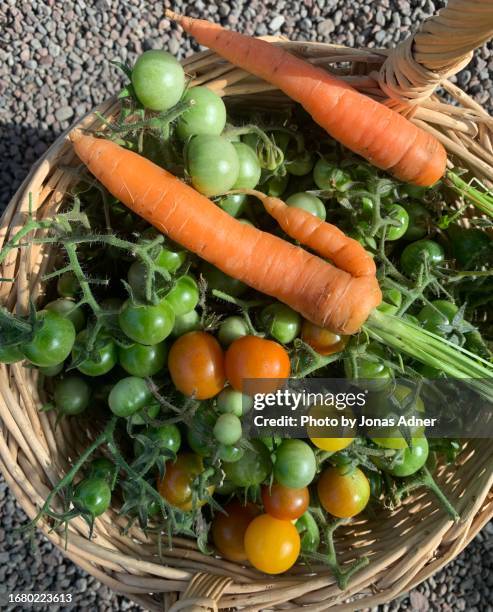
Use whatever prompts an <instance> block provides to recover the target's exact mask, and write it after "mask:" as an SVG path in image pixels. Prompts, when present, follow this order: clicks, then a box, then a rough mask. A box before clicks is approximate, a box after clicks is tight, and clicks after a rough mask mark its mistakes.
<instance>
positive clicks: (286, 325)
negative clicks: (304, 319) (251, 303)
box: [260, 302, 301, 344]
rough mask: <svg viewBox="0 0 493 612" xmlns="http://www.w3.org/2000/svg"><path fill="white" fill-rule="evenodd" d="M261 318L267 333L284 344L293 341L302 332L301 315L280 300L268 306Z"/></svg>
mask: <svg viewBox="0 0 493 612" xmlns="http://www.w3.org/2000/svg"><path fill="white" fill-rule="evenodd" d="M260 320H261V322H262V325H263V327H264V329H265V330H266V331H267V333H268V334H269V335H270V336H272V337H273V338H274V339H275V340H277V341H278V342H281V343H282V344H288V343H289V342H292V341H293V340H294V339H295V338H296V337H297V336H298V334H299V333H300V328H301V317H300V315H299V314H298V313H297V312H296V311H294V310H293V309H292V308H289V306H286V305H285V304H281V303H280V302H277V303H275V304H271V305H270V306H266V307H265V308H264V309H263V310H262V312H261V313H260Z"/></svg>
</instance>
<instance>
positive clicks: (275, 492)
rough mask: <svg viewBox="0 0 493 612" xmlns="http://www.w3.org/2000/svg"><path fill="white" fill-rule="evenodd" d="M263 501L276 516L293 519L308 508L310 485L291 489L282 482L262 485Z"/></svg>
mask: <svg viewBox="0 0 493 612" xmlns="http://www.w3.org/2000/svg"><path fill="white" fill-rule="evenodd" d="M262 502H263V504H264V508H265V511H266V512H267V514H270V515H271V516H273V517H274V518H277V519H281V520H283V521H292V520H294V519H297V518H300V516H301V515H302V514H304V513H305V512H306V511H307V510H308V504H309V503H310V493H309V491H308V487H303V488H301V489H291V488H289V487H285V486H283V485H281V484H277V483H275V484H273V485H272V486H271V487H269V486H268V485H264V486H263V487H262Z"/></svg>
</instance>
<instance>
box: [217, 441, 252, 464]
mask: <svg viewBox="0 0 493 612" xmlns="http://www.w3.org/2000/svg"><path fill="white" fill-rule="evenodd" d="M217 454H218V457H219V459H221V461H225V462H226V463H236V461H239V460H240V459H242V458H243V455H244V454H245V450H244V449H243V448H242V447H241V446H238V445H237V444H230V445H227V444H220V445H219V446H218V449H217Z"/></svg>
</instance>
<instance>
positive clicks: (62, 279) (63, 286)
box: [56, 272, 80, 298]
mask: <svg viewBox="0 0 493 612" xmlns="http://www.w3.org/2000/svg"><path fill="white" fill-rule="evenodd" d="M56 289H57V291H58V294H59V295H61V296H62V297H68V298H71V297H75V296H76V295H77V294H78V293H79V291H80V285H79V281H78V280H77V278H76V277H75V274H74V273H73V272H64V273H63V274H62V275H61V276H59V277H58V281H57V284H56Z"/></svg>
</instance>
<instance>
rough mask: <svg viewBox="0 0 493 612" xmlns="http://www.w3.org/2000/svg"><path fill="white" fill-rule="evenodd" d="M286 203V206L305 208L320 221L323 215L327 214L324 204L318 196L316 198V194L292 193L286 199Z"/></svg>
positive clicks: (323, 218) (323, 217) (323, 219)
mask: <svg viewBox="0 0 493 612" xmlns="http://www.w3.org/2000/svg"><path fill="white" fill-rule="evenodd" d="M286 204H287V205H288V206H294V207H295V208H301V209H303V210H306V212H309V213H311V214H312V215H314V216H315V217H318V218H319V219H321V220H322V221H325V217H326V215H327V213H326V210H325V205H324V203H323V202H322V200H320V198H317V196H314V195H313V194H312V193H308V192H299V193H293V194H292V195H290V196H289V198H288V199H287V200H286Z"/></svg>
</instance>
